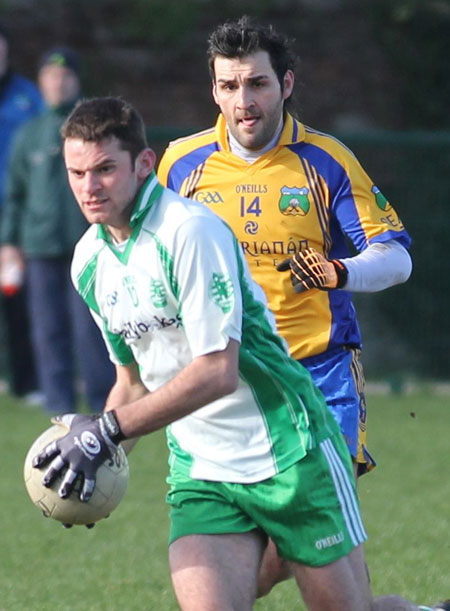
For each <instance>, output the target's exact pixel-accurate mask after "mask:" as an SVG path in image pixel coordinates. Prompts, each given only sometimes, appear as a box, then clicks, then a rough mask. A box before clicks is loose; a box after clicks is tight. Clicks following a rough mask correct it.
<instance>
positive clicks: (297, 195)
mask: <svg viewBox="0 0 450 611" xmlns="http://www.w3.org/2000/svg"><path fill="white" fill-rule="evenodd" d="M308 193H309V189H307V188H306V187H282V189H281V197H280V201H279V202H278V206H279V208H280V212H281V214H284V215H286V216H289V215H290V216H296V215H298V214H299V215H300V216H305V215H306V214H308V212H309V209H310V207H311V205H310V203H309V199H308Z"/></svg>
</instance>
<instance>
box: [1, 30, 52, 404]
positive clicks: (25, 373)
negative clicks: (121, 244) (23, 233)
mask: <svg viewBox="0 0 450 611" xmlns="http://www.w3.org/2000/svg"><path fill="white" fill-rule="evenodd" d="M43 108H44V103H43V100H42V96H41V94H40V92H39V89H38V88H37V87H36V85H34V83H32V82H31V81H30V80H28V79H26V78H24V77H23V76H21V75H20V74H17V73H16V72H14V70H13V69H12V67H11V64H10V37H9V33H8V31H7V30H6V28H4V27H3V25H2V24H0V215H1V213H2V209H3V200H4V190H5V179H6V174H7V166H8V158H9V154H10V149H11V144H12V140H13V137H14V134H15V133H16V131H17V129H18V128H19V127H20V126H21V125H22V123H24V122H25V121H28V120H29V119H31V118H32V117H34V116H35V115H37V114H38V113H39V112H40V111H41V110H42V109H43ZM22 279H23V269H22V266H21V265H19V266H17V265H12V267H5V268H3V270H2V275H0V289H1V296H0V305H1V313H2V316H3V325H2V326H3V328H4V329H3V331H4V334H5V343H6V350H5V354H6V367H7V370H8V382H9V384H8V386H9V388H8V389H9V391H10V392H11V393H12V394H13V395H15V396H17V397H21V398H23V399H24V400H26V401H27V402H29V403H39V400H40V397H39V393H38V392H37V391H38V385H37V375H36V370H35V367H34V359H33V352H32V348H31V341H30V333H29V322H28V314H27V309H26V298H25V288H24V286H23V282H22Z"/></svg>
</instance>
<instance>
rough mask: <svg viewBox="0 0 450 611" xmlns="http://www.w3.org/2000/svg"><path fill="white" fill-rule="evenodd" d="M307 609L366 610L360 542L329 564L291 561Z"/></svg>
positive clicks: (368, 603) (367, 590)
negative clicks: (315, 564)
mask: <svg viewBox="0 0 450 611" xmlns="http://www.w3.org/2000/svg"><path fill="white" fill-rule="evenodd" d="M291 569H292V572H293V574H294V577H295V579H296V581H297V584H298V586H299V588H300V591H301V593H302V597H303V600H304V601H305V604H306V606H307V609H308V611H370V609H371V600H372V597H371V593H370V585H369V578H368V574H367V570H366V565H365V561H364V552H363V547H362V545H360V546H358V547H356V548H355V549H353V550H352V551H351V552H350V553H349V554H347V555H346V556H343V557H342V558H339V560H336V561H334V562H332V563H331V564H326V565H324V566H319V567H311V566H306V565H302V564H296V563H292V564H291Z"/></svg>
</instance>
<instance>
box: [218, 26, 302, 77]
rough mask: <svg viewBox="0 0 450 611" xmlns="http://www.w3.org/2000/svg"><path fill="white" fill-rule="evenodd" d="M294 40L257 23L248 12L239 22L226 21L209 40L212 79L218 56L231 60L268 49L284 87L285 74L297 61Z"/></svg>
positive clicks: (274, 68)
mask: <svg viewBox="0 0 450 611" xmlns="http://www.w3.org/2000/svg"><path fill="white" fill-rule="evenodd" d="M292 45H293V41H292V40H291V39H289V38H288V37H287V36H284V35H283V34H280V33H279V32H276V31H275V29H274V28H273V27H272V26H271V25H269V26H264V25H261V24H259V23H257V22H256V21H255V20H254V19H252V18H251V17H249V16H248V15H244V16H243V17H241V18H240V19H239V20H238V21H226V22H225V23H223V24H221V25H219V26H218V27H217V28H216V29H215V30H214V32H212V34H211V35H210V37H209V39H208V50H207V55H208V67H209V72H210V74H211V78H212V80H213V81H215V74H214V60H215V59H216V57H218V56H221V57H227V58H228V59H235V58H243V57H247V55H251V54H253V53H256V52H257V51H267V53H268V54H269V58H270V63H271V66H272V68H273V70H274V72H275V74H276V75H277V78H278V81H279V83H280V86H281V89H283V82H284V81H283V79H284V75H285V74H286V72H287V71H288V70H294V69H295V65H296V63H297V57H296V54H295V53H294V51H293V48H292Z"/></svg>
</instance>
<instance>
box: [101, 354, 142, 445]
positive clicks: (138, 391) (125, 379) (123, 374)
mask: <svg viewBox="0 0 450 611" xmlns="http://www.w3.org/2000/svg"><path fill="white" fill-rule="evenodd" d="M148 392H149V391H148V389H147V388H146V387H145V386H144V384H143V383H142V380H141V376H140V375H139V368H138V366H137V364H136V363H131V364H130V365H127V366H123V365H117V366H116V382H115V384H114V386H113V387H112V389H111V392H110V393H109V396H108V399H107V401H106V405H105V411H110V410H112V409H115V408H117V407H119V406H121V405H124V404H126V403H131V402H132V401H136V400H138V399H140V398H141V397H144V396H145V395H147V394H148ZM137 441H138V438H137V437H136V438H134V439H125V440H124V441H122V444H121V445H122V447H123V449H124V450H125V452H126V454H129V453H130V452H131V450H132V449H133V447H134V446H135V444H136V443H137Z"/></svg>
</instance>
